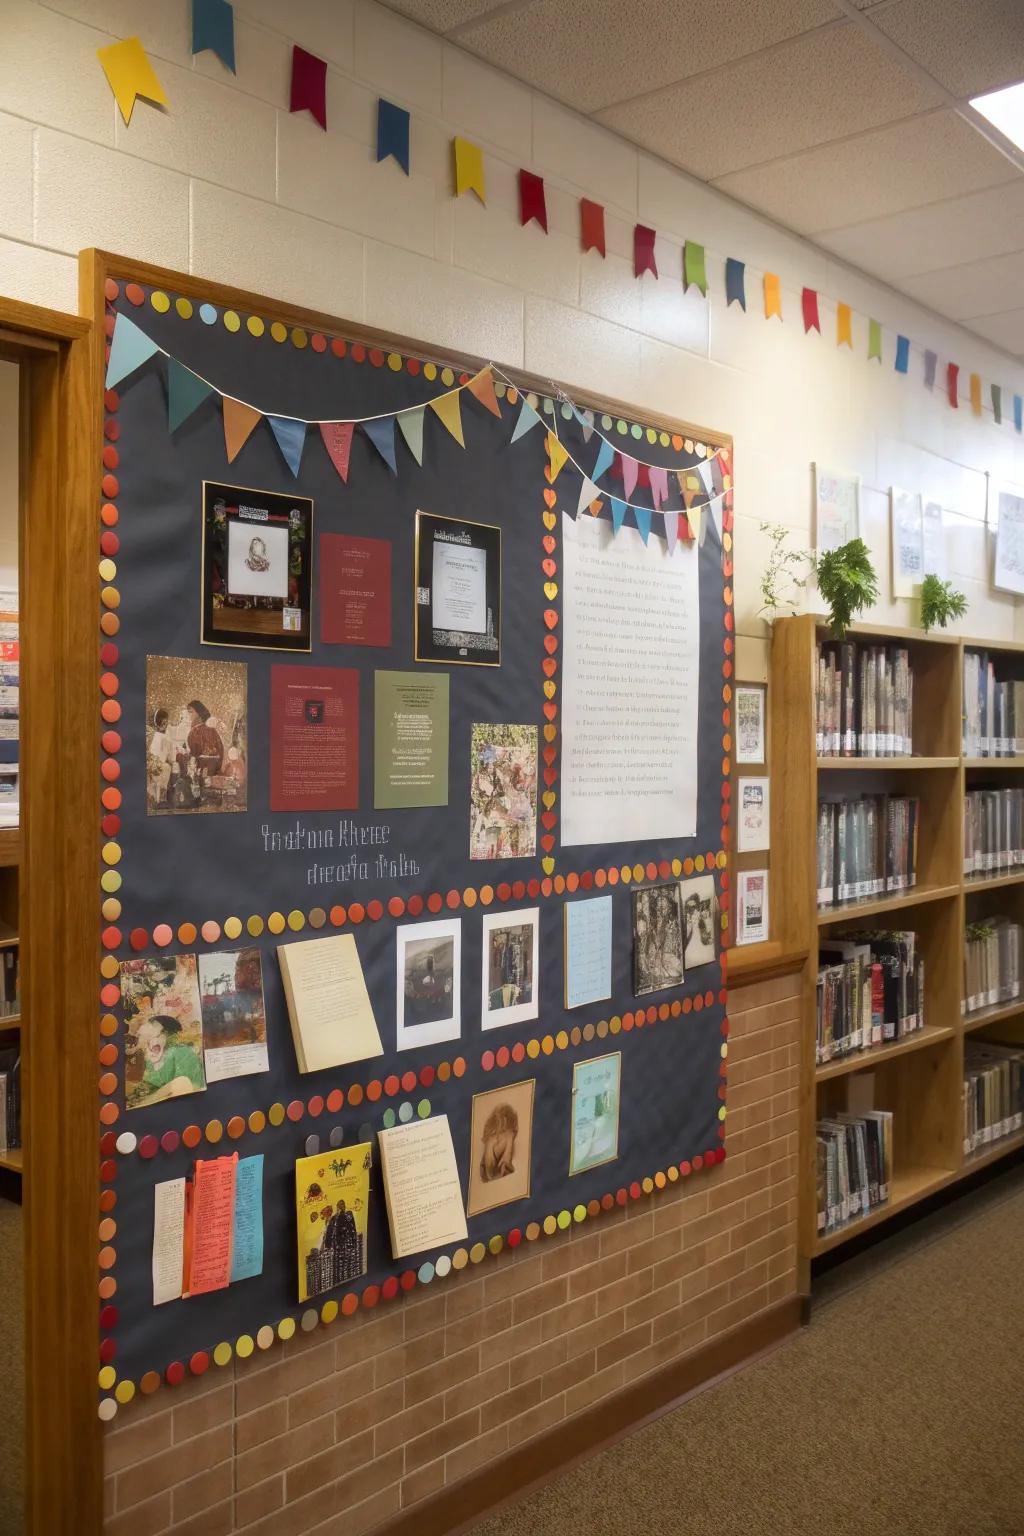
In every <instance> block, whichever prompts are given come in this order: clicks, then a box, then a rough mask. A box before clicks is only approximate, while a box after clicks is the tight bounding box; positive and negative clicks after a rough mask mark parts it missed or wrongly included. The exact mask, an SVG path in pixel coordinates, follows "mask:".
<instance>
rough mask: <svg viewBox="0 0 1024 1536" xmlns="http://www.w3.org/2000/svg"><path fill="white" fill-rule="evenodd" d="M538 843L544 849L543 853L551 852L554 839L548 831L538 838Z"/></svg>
mask: <svg viewBox="0 0 1024 1536" xmlns="http://www.w3.org/2000/svg"><path fill="white" fill-rule="evenodd" d="M540 845H541V847H542V848H543V849H544V852H545V853H550V852H551V850H552V848H553V847H554V846H555V839H554V837H553V836H552V835H551V833H550V832H545V834H544V836H543V837H542V838H541V840H540Z"/></svg>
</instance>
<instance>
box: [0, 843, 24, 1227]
mask: <svg viewBox="0 0 1024 1536" xmlns="http://www.w3.org/2000/svg"><path fill="white" fill-rule="evenodd" d="M20 866H21V833H20V830H19V829H18V828H17V827H0V950H3V949H7V948H8V947H9V946H10V945H12V944H17V942H18V880H19V875H20ZM24 1027H25V1026H24V1019H23V1018H22V1016H21V1015H20V1014H19V1015H11V1014H7V1015H2V1016H0V1046H6V1045H17V1044H19V1042H20V1040H21V1039H22V1038H23V1030H24ZM23 1168H24V1147H23V1146H22V1147H9V1148H8V1150H7V1151H6V1152H3V1151H0V1199H2V1198H4V1197H8V1198H14V1199H20V1198H21V1175H22V1171H23Z"/></svg>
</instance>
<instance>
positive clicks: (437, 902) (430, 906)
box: [427, 891, 444, 912]
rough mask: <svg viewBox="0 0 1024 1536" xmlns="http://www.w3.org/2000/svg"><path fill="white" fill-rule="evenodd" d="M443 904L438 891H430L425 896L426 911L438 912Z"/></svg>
mask: <svg viewBox="0 0 1024 1536" xmlns="http://www.w3.org/2000/svg"><path fill="white" fill-rule="evenodd" d="M443 906H444V902H443V901H442V899H441V893H440V891H431V893H430V895H429V896H428V897H427V911H428V912H440V910H441V908H442V907H443Z"/></svg>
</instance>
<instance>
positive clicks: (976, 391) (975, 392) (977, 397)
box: [971, 373, 981, 416]
mask: <svg viewBox="0 0 1024 1536" xmlns="http://www.w3.org/2000/svg"><path fill="white" fill-rule="evenodd" d="M971 410H972V411H973V412H974V414H975V416H980V415H981V374H980V373H972V374H971Z"/></svg>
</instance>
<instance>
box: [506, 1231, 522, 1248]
mask: <svg viewBox="0 0 1024 1536" xmlns="http://www.w3.org/2000/svg"><path fill="white" fill-rule="evenodd" d="M522 1240H523V1234H522V1233H521V1232H520V1230H519V1228H518V1227H513V1228H512V1231H511V1232H510V1233H509V1235H508V1237H507V1238H506V1239H505V1241H506V1242H507V1243H508V1246H509V1247H510V1248H518V1247H519V1244H520V1243H521V1242H522Z"/></svg>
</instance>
